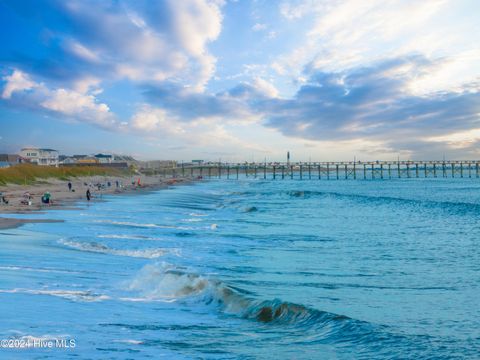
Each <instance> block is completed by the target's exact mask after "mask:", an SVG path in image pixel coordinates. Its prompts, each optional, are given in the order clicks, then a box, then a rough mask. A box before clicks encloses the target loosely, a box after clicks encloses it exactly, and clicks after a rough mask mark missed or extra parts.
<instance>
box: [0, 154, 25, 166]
mask: <svg viewBox="0 0 480 360" xmlns="http://www.w3.org/2000/svg"><path fill="white" fill-rule="evenodd" d="M21 162H22V158H21V157H20V156H19V155H16V154H0V167H10V166H13V165H16V164H20V163H21ZM23 162H26V161H23Z"/></svg>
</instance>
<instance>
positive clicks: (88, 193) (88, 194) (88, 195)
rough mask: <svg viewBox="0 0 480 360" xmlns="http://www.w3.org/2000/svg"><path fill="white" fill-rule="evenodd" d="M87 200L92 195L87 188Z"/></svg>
mask: <svg viewBox="0 0 480 360" xmlns="http://www.w3.org/2000/svg"><path fill="white" fill-rule="evenodd" d="M86 195H87V201H90V199H91V197H92V194H90V189H87V193H86Z"/></svg>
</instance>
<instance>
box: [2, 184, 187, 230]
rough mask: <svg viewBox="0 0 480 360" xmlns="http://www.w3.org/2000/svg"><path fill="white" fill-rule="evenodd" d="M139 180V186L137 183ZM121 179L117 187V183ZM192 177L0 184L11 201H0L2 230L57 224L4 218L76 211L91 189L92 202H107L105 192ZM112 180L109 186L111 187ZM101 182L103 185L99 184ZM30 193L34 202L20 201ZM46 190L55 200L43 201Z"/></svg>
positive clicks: (130, 191) (134, 190)
mask: <svg viewBox="0 0 480 360" xmlns="http://www.w3.org/2000/svg"><path fill="white" fill-rule="evenodd" d="M138 179H140V185H138ZM117 181H118V182H119V185H120V186H119V187H117V184H116V182H117ZM192 181H193V179H189V178H181V177H178V178H171V179H165V178H161V177H160V176H158V175H157V176H150V175H148V176H147V175H136V176H128V177H126V176H123V177H121V176H116V177H114V176H91V177H79V178H74V179H71V180H70V181H69V180H65V181H60V180H57V179H53V180H50V181H42V182H38V183H37V184H33V185H27V186H24V185H6V186H0V193H3V195H4V196H5V198H6V199H7V200H8V202H9V203H8V204H7V205H6V204H0V230H6V229H14V228H18V227H20V226H22V225H24V224H29V223H57V222H63V220H52V219H15V218H8V217H4V215H9V214H29V213H32V214H35V213H36V214H38V213H41V212H43V211H45V210H55V209H58V210H60V209H62V210H74V209H77V207H76V206H75V204H76V203H78V202H82V203H87V202H88V201H87V199H86V191H87V189H89V190H90V192H91V194H92V199H91V200H90V202H91V203H95V202H99V201H105V200H104V199H103V195H134V194H138V195H140V194H146V193H148V192H151V191H156V190H160V189H163V188H166V187H168V186H170V185H178V184H187V183H191V182H192ZM69 182H70V183H71V184H72V189H73V190H74V191H70V190H69V189H68V183H69ZM108 183H110V186H108ZM98 184H100V187H99V186H97V185H98ZM26 192H28V193H29V194H30V196H31V197H32V198H31V199H30V201H31V205H24V204H22V203H21V201H22V200H25V199H26V198H25V197H24V194H25V193H26ZM45 192H49V193H50V194H51V199H52V203H51V204H48V205H46V204H42V202H41V197H42V195H43V194H44V193H45Z"/></svg>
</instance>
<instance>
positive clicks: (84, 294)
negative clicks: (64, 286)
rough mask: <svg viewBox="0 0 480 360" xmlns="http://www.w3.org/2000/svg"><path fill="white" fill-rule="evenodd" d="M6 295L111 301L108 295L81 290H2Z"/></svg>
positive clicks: (0, 291)
mask: <svg viewBox="0 0 480 360" xmlns="http://www.w3.org/2000/svg"><path fill="white" fill-rule="evenodd" d="M0 293H4V294H17V293H20V294H31V295H50V296H56V297H61V298H64V299H68V300H72V301H83V302H95V301H103V300H108V299H110V297H109V296H107V295H101V294H96V293H94V292H91V291H81V290H46V289H20V288H19V289H10V290H0Z"/></svg>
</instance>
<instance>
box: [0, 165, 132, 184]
mask: <svg viewBox="0 0 480 360" xmlns="http://www.w3.org/2000/svg"><path fill="white" fill-rule="evenodd" d="M129 174H130V171H129V170H124V169H115V168H106V167H101V166H62V167H58V168H57V167H53V166H38V165H31V164H19V165H15V166H11V167H9V168H2V169H0V185H7V184H19V185H30V184H34V183H37V182H39V181H42V180H47V179H59V180H69V179H72V178H76V177H81V176H95V175H97V176H98V175H101V176H126V175H129Z"/></svg>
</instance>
